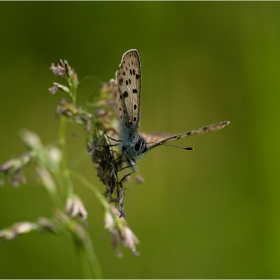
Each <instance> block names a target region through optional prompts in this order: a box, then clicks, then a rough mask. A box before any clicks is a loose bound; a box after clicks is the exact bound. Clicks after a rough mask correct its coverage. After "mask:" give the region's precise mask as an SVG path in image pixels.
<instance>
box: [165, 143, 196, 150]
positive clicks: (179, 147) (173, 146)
mask: <svg viewBox="0 0 280 280" xmlns="http://www.w3.org/2000/svg"><path fill="white" fill-rule="evenodd" d="M160 145H164V146H167V147H172V148H178V149H183V150H189V151H193V150H194V148H192V147H182V146H175V145H169V144H164V143H162V144H160Z"/></svg>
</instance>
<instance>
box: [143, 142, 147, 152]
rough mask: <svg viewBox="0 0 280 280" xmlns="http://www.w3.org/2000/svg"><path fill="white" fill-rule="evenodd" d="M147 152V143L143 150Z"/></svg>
mask: <svg viewBox="0 0 280 280" xmlns="http://www.w3.org/2000/svg"><path fill="white" fill-rule="evenodd" d="M146 152H147V145H146V144H145V148H144V150H143V153H146Z"/></svg>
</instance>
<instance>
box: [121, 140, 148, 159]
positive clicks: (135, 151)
mask: <svg viewBox="0 0 280 280" xmlns="http://www.w3.org/2000/svg"><path fill="white" fill-rule="evenodd" d="M147 149H148V148H147V143H146V141H145V140H144V139H143V138H142V137H139V138H137V140H136V141H134V142H130V141H127V142H126V141H124V142H123V143H122V146H121V151H122V154H123V155H124V156H125V157H126V158H127V159H130V160H133V161H135V159H136V158H140V157H142V156H144V154H145V153H146V152H147Z"/></svg>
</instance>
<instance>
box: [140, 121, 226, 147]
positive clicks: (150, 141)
mask: <svg viewBox="0 0 280 280" xmlns="http://www.w3.org/2000/svg"><path fill="white" fill-rule="evenodd" d="M229 123H230V122H228V121H225V122H219V123H215V124H210V125H207V126H204V127H201V128H198V129H194V130H191V131H188V132H184V133H181V134H175V135H174V134H168V133H166V134H156V133H155V134H145V133H143V134H141V136H142V137H143V138H144V139H145V140H146V142H147V146H148V151H149V150H151V149H152V148H155V147H157V146H160V145H164V144H166V143H168V142H172V141H176V140H179V139H181V138H184V137H189V136H192V135H199V134H203V133H206V132H211V131H216V130H219V129H222V128H224V127H225V126H226V125H228V124H229Z"/></svg>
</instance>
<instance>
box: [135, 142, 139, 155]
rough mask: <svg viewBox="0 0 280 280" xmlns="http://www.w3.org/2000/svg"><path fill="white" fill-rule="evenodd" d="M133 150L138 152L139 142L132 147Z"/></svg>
mask: <svg viewBox="0 0 280 280" xmlns="http://www.w3.org/2000/svg"><path fill="white" fill-rule="evenodd" d="M134 149H135V151H137V152H138V151H139V149H140V143H139V141H138V142H137V143H136V144H135V145H134Z"/></svg>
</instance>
